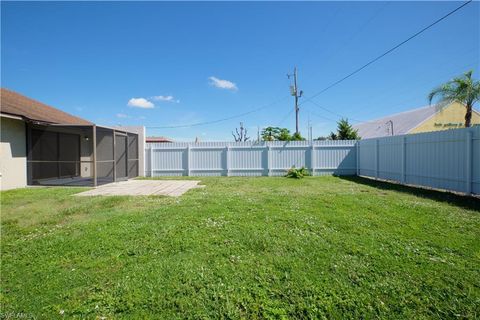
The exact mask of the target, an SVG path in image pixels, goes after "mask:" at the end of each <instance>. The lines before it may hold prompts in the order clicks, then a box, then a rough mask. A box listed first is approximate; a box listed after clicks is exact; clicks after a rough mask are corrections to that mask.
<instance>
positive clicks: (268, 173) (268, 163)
mask: <svg viewBox="0 0 480 320" xmlns="http://www.w3.org/2000/svg"><path fill="white" fill-rule="evenodd" d="M267 176H270V146H269V145H268V144H267Z"/></svg>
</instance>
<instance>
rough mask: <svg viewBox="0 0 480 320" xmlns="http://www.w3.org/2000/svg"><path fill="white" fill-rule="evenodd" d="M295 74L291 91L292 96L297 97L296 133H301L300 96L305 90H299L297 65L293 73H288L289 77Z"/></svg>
mask: <svg viewBox="0 0 480 320" xmlns="http://www.w3.org/2000/svg"><path fill="white" fill-rule="evenodd" d="M291 76H293V86H290V93H291V95H292V96H294V97H295V133H296V134H300V131H299V128H298V122H299V111H300V109H299V108H298V98H300V97H301V96H302V94H303V91H302V90H300V92H299V91H298V87H297V67H294V68H293V74H287V77H288V79H290V77H291Z"/></svg>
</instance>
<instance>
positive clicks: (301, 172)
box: [285, 166, 310, 179]
mask: <svg viewBox="0 0 480 320" xmlns="http://www.w3.org/2000/svg"><path fill="white" fill-rule="evenodd" d="M309 175H310V172H308V170H307V169H306V168H305V167H301V168H299V169H297V168H295V166H293V167H291V168H290V169H289V170H288V171H287V174H286V175H285V177H287V178H295V179H302V178H303V177H306V176H309Z"/></svg>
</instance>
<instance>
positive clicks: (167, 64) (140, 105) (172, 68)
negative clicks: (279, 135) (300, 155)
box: [1, 2, 480, 140]
mask: <svg viewBox="0 0 480 320" xmlns="http://www.w3.org/2000/svg"><path fill="white" fill-rule="evenodd" d="M460 4H461V2H301V3H293V2H277V3H272V2H261V3H260V2H230V3H227V2H206V3H192V2H137V3H134V2H83V3H79V2H63V3H59V2H49V3H46V2H35V3H29V2H2V25H1V26H2V31H1V32H2V40H1V41H2V42H1V45H2V47H1V54H2V57H1V64H2V70H1V80H2V87H6V88H9V89H12V90H15V91H18V92H20V93H22V94H25V95H27V96H30V97H32V98H35V99H37V100H40V101H42V102H44V103H47V104H50V105H53V106H55V107H58V108H61V109H63V110H65V111H67V112H70V113H73V114H76V115H78V116H81V117H83V118H86V119H89V120H92V121H94V122H96V123H98V124H105V125H115V124H124V125H145V126H147V134H149V135H163V136H169V137H172V138H175V139H178V140H189V139H190V140H192V139H195V137H199V138H200V140H225V139H228V140H230V139H231V135H230V132H231V131H232V130H233V129H234V128H235V127H236V126H238V122H239V121H243V122H244V124H245V126H246V127H247V128H248V129H249V133H250V135H252V136H253V137H256V131H257V129H256V128H257V127H260V128H261V127H265V126H268V125H274V126H282V127H287V128H289V129H290V130H292V131H294V128H295V123H294V113H293V112H292V109H293V97H288V94H289V80H288V79H287V77H286V74H287V73H289V72H291V71H292V69H293V67H294V66H297V67H298V69H299V87H300V89H302V90H303V91H304V94H305V97H309V96H311V95H313V94H315V93H316V92H318V91H320V90H321V89H323V88H324V87H326V86H328V85H329V84H331V83H333V82H335V81H336V80H338V79H340V78H342V77H343V76H344V75H346V74H348V73H349V72H351V71H353V70H354V69H356V68H357V67H359V66H361V65H363V64H364V63H366V62H368V61H369V60H370V59H372V58H374V57H376V56H377V55H379V54H381V53H382V52H384V51H386V50H387V49H389V48H391V47H392V46H394V45H396V44H397V43H398V42H400V41H402V40H404V39H405V38H407V37H409V36H410V35H412V34H413V33H415V32H417V31H418V30H420V29H422V28H423V27H425V26H427V25H428V24H430V23H431V22H433V21H434V20H436V19H438V18H439V17H441V16H443V15H444V14H446V13H447V12H449V11H451V10H452V9H454V8H455V7H458V6H459V5H460ZM479 20H480V6H479V2H473V3H470V4H469V5H467V6H466V7H464V8H463V9H462V10H460V11H459V12H457V13H456V14H454V15H452V16H450V17H449V18H447V19H446V20H444V21H442V22H441V23H440V24H438V25H436V26H434V27H433V28H431V29H429V30H428V31H426V32H425V33H423V34H422V35H420V36H419V37H417V38H415V39H414V40H412V41H410V42H408V43H407V44H406V45H404V46H402V47H401V48H400V49H398V50H397V51H395V52H393V53H392V54H390V55H388V56H386V57H385V58H383V59H382V60H380V61H378V62H377V63H375V64H373V65H371V66H370V67H368V68H366V69H365V70H363V71H362V72H360V73H358V74H357V75H355V76H353V77H352V78H350V79H348V80H346V81H344V82H342V83H341V84H340V85H338V86H336V87H334V88H332V89H331V90H328V91H327V92H325V93H324V94H321V95H319V96H318V97H317V98H315V99H314V100H315V102H316V103H317V104H319V105H321V106H323V107H325V108H327V109H329V110H330V111H331V112H328V111H326V110H324V109H321V108H319V107H318V106H316V105H314V104H312V103H309V102H306V103H305V104H303V105H301V111H300V119H301V131H302V133H303V134H304V135H306V134H307V129H306V128H307V126H308V121H310V123H311V125H312V126H313V133H314V136H319V135H326V134H328V133H329V132H330V131H331V130H333V129H334V128H335V121H336V120H338V118H339V116H340V115H342V116H345V117H348V118H349V119H351V122H352V123H356V122H357V121H360V120H370V119H373V118H377V117H380V116H384V115H387V114H391V113H396V112H401V111H405V110H408V109H411V108H416V107H420V106H424V105H426V104H427V103H428V102H427V100H426V95H427V94H428V92H429V90H431V89H432V88H433V87H435V86H436V85H438V84H440V83H442V82H444V81H446V80H448V79H450V78H451V77H453V76H455V75H458V74H461V73H462V72H464V71H466V70H468V69H473V70H474V74H475V75H476V78H478V76H479V73H480V70H479V69H480V68H479V57H480V52H479V51H480V49H479V39H480V31H479V30H480V26H479ZM275 101H276V103H274V104H272V102H275ZM300 101H301V100H300ZM269 104H271V105H270V107H268V108H265V109H262V110H260V111H258V112H254V113H251V114H248V115H245V116H243V117H240V118H236V119H231V120H229V121H225V122H219V123H215V124H210V125H206V126H195V127H190V128H177V129H152V128H148V127H154V126H176V125H186V124H193V123H198V122H203V121H210V120H216V119H220V118H225V117H230V116H233V115H236V114H240V113H243V112H248V111H250V110H252V109H257V108H259V107H261V106H265V105H269Z"/></svg>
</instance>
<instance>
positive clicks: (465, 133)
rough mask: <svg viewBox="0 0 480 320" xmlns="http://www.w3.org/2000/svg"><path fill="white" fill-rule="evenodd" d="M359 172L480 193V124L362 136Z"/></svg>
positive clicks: (362, 174)
mask: <svg viewBox="0 0 480 320" xmlns="http://www.w3.org/2000/svg"><path fill="white" fill-rule="evenodd" d="M357 151H358V153H357V154H358V159H357V175H359V176H367V177H371V178H376V179H384V180H391V181H395V182H398V183H402V184H408V185H416V186H424V187H430V188H435V189H444V190H450V191H457V192H464V193H467V194H471V193H473V194H480V126H476V127H473V128H464V129H454V130H446V131H437V132H427V133H420V134H411V135H402V136H392V137H383V138H376V139H366V140H360V141H359V142H358V143H357Z"/></svg>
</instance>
